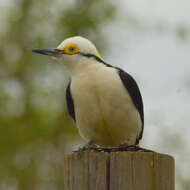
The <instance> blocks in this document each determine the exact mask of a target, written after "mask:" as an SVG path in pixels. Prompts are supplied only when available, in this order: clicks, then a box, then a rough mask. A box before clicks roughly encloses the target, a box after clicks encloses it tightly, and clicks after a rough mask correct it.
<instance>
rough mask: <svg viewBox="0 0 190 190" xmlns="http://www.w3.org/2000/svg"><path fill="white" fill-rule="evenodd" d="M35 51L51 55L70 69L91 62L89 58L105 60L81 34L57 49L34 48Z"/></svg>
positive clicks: (69, 39)
mask: <svg viewBox="0 0 190 190" xmlns="http://www.w3.org/2000/svg"><path fill="white" fill-rule="evenodd" d="M33 52H34V53H40V54H43V55H48V56H51V57H52V58H53V59H56V60H57V61H58V62H60V63H63V64H64V65H65V66H66V67H67V68H68V69H70V70H73V68H75V67H76V66H77V65H79V64H88V63H90V61H89V59H91V60H92V59H94V60H97V61H98V60H99V61H100V62H101V61H103V60H102V58H101V56H100V54H99V53H98V51H97V49H96V47H95V45H94V44H93V43H92V42H91V41H89V40H88V39H86V38H83V37H80V36H76V37H71V38H67V39H66V40H64V41H63V42H62V43H61V44H60V45H58V47H57V48H55V49H52V50H49V49H34V50H33Z"/></svg>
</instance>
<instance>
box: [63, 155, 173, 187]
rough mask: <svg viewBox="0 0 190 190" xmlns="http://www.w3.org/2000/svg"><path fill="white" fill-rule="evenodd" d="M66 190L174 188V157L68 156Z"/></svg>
mask: <svg viewBox="0 0 190 190" xmlns="http://www.w3.org/2000/svg"><path fill="white" fill-rule="evenodd" d="M64 182H65V190H174V189H175V187H174V186H175V185H174V183H175V180H174V159H173V158H172V157H171V156H169V155H164V154H159V153H156V152H112V153H105V152H94V151H84V152H76V153H73V154H71V155H67V156H66V157H65V160H64Z"/></svg>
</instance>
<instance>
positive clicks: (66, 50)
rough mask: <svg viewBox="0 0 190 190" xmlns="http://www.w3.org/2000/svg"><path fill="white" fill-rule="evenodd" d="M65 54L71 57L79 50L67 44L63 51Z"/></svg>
mask: <svg viewBox="0 0 190 190" xmlns="http://www.w3.org/2000/svg"><path fill="white" fill-rule="evenodd" d="M63 51H64V53H65V54H69V55H73V54H77V53H79V52H80V49H79V48H78V46H77V45H76V44H73V43H71V44H68V45H67V46H65V48H64V49H63Z"/></svg>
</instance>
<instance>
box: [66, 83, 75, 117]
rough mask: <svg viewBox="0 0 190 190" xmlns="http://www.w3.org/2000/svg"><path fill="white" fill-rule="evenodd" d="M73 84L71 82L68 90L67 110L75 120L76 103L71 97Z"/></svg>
mask: <svg viewBox="0 0 190 190" xmlns="http://www.w3.org/2000/svg"><path fill="white" fill-rule="evenodd" d="M70 86H71V82H69V84H68V86H67V90H66V102H67V109H68V112H69V115H70V116H71V117H72V118H73V119H74V120H75V109H74V103H73V98H72V95H71V89H70Z"/></svg>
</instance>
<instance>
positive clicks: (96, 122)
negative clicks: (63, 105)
mask: <svg viewBox="0 0 190 190" xmlns="http://www.w3.org/2000/svg"><path fill="white" fill-rule="evenodd" d="M110 76H111V75H107V76H105V75H104V76H103V75H102V77H101V76H99V78H97V77H96V80H91V81H89V80H88V81H86V80H83V81H82V80H78V81H75V82H77V83H73V86H72V94H73V98H74V105H75V114H76V124H77V127H78V128H79V132H80V135H81V136H82V137H84V138H85V139H87V140H88V141H93V142H94V143H96V144H98V145H101V146H118V145H119V144H121V143H124V142H127V143H128V144H134V143H135V141H136V138H137V137H138V135H139V133H140V129H141V120H140V116H139V113H138V111H137V110H136V108H135V106H134V104H133V103H132V101H131V98H130V96H129V94H128V93H127V91H126V89H125V88H124V87H123V84H122V83H121V81H120V79H119V77H118V76H117V75H116V74H115V75H112V76H111V77H110ZM91 77H92V76H91ZM74 85H77V87H80V91H77V90H76V88H74Z"/></svg>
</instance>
